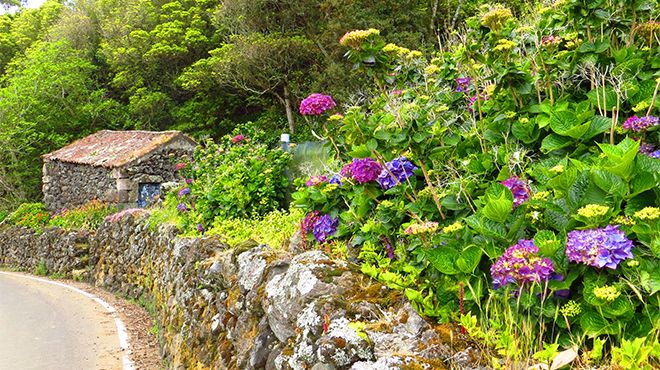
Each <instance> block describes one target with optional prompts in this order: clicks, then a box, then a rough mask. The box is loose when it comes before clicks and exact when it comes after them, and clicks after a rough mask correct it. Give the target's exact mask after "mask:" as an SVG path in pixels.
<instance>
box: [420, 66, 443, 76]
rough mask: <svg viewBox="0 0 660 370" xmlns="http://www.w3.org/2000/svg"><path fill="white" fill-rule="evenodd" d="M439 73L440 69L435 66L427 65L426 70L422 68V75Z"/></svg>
mask: <svg viewBox="0 0 660 370" xmlns="http://www.w3.org/2000/svg"><path fill="white" fill-rule="evenodd" d="M438 72H440V67H438V66H436V65H435V64H429V65H428V66H427V67H426V68H424V73H426V74H427V75H432V74H436V73H438Z"/></svg>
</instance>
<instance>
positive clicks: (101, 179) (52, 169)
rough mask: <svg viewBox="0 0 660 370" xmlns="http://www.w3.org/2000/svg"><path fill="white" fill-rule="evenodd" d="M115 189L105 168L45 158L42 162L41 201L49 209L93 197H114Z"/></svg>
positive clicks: (81, 202)
mask: <svg viewBox="0 0 660 370" xmlns="http://www.w3.org/2000/svg"><path fill="white" fill-rule="evenodd" d="M116 188H117V186H116V183H115V180H114V179H113V178H112V176H111V171H110V170H109V169H107V168H104V167H98V166H96V167H95V166H87V165H80V164H74V163H63V162H59V161H48V160H47V161H45V163H44V167H43V193H44V204H45V206H46V208H47V209H49V210H51V211H57V210H61V209H62V208H72V207H75V206H78V205H81V204H84V203H86V202H88V201H90V200H93V199H99V200H110V199H113V196H114V194H115V193H116Z"/></svg>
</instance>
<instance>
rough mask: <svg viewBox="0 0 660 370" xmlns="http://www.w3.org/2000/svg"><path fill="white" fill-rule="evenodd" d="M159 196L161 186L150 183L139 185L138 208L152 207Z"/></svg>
mask: <svg viewBox="0 0 660 370" xmlns="http://www.w3.org/2000/svg"><path fill="white" fill-rule="evenodd" d="M159 195H160V184H158V183H150V182H148V183H141V184H139V194H138V201H137V205H138V207H140V208H144V207H146V206H148V205H150V204H151V203H152V202H153V201H154V199H155V198H157V197H158V196H159Z"/></svg>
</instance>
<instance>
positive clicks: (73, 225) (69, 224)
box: [48, 200, 117, 230]
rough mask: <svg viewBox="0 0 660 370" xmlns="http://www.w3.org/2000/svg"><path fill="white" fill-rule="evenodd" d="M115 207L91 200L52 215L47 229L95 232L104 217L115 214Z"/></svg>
mask: <svg viewBox="0 0 660 370" xmlns="http://www.w3.org/2000/svg"><path fill="white" fill-rule="evenodd" d="M116 212H117V207H115V206H112V205H108V204H106V203H103V202H99V201H98V200H93V201H90V202H88V203H85V204H83V205H81V206H79V207H76V208H73V209H65V210H62V211H60V212H59V213H56V214H54V215H53V216H52V217H51V219H50V221H49V222H48V226H49V227H59V228H62V229H64V230H96V229H97V228H98V227H99V226H101V224H103V221H104V220H105V218H106V217H108V216H109V215H111V214H113V213H116Z"/></svg>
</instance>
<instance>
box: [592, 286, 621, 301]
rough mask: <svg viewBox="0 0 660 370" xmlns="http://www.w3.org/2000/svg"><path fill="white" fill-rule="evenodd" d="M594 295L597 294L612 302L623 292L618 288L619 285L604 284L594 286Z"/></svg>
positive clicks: (597, 296) (598, 296)
mask: <svg viewBox="0 0 660 370" xmlns="http://www.w3.org/2000/svg"><path fill="white" fill-rule="evenodd" d="M594 295H595V296H596V298H600V299H603V300H606V301H608V302H612V301H614V300H615V299H617V298H619V296H620V295H621V292H620V291H619V289H617V287H615V286H613V285H603V286H599V287H595V288H594Z"/></svg>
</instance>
